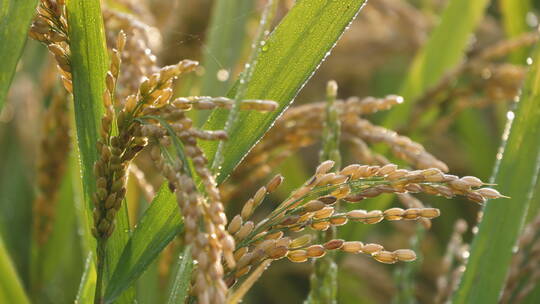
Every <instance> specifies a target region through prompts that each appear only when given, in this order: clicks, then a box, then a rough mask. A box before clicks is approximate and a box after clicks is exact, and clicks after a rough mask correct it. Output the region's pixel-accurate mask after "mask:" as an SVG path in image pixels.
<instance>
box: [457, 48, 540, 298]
mask: <svg viewBox="0 0 540 304" xmlns="http://www.w3.org/2000/svg"><path fill="white" fill-rule="evenodd" d="M532 62H533V63H532V65H531V66H530V71H529V73H528V75H527V80H526V83H525V86H524V88H523V89H522V94H521V97H520V101H519V102H518V103H517V108H516V110H515V111H510V112H508V114H507V117H508V123H507V129H506V130H505V132H504V134H503V144H502V147H501V150H500V152H499V154H498V157H497V158H498V162H497V164H496V166H495V170H494V171H495V172H494V174H493V177H492V179H493V182H494V183H496V184H498V186H497V189H498V190H499V191H500V192H501V193H503V194H504V195H507V196H510V197H511V198H510V199H500V200H496V201H490V202H488V203H487V205H486V206H485V208H484V210H483V213H484V215H483V218H482V221H481V222H480V226H479V230H478V234H477V235H476V236H475V238H474V241H473V244H472V248H471V255H470V258H469V261H468V264H467V268H466V271H465V274H464V276H463V279H462V281H461V285H460V287H459V289H458V290H457V292H456V294H455V299H454V303H496V302H497V300H498V298H499V295H500V291H501V289H502V288H503V285H504V281H505V278H506V275H507V272H508V265H509V263H510V260H511V258H512V255H513V252H512V248H513V247H514V246H515V244H516V240H517V238H518V236H519V233H520V231H521V229H522V226H523V223H524V221H525V218H526V216H527V210H528V208H529V205H530V204H531V203H534V204H538V202H531V198H532V196H533V191H534V189H535V186H536V179H537V177H538V173H539V167H540V47H538V46H537V48H536V50H535V51H534V54H533V56H532ZM516 172H519V174H516Z"/></svg>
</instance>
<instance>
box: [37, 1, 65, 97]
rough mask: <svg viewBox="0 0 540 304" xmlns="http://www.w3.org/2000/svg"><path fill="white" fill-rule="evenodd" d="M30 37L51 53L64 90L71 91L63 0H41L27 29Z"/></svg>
mask: <svg viewBox="0 0 540 304" xmlns="http://www.w3.org/2000/svg"><path fill="white" fill-rule="evenodd" d="M29 35H30V37H32V38H33V39H35V40H37V41H39V42H41V43H43V44H45V45H46V46H47V48H48V49H49V52H51V54H53V56H54V58H55V60H56V63H57V64H58V70H59V72H60V78H61V79H62V83H63V84H64V87H65V88H66V90H67V91H68V92H70V93H72V92H73V86H72V83H71V50H70V47H69V37H68V24H67V17H66V3H65V0H56V1H55V0H41V1H40V2H39V5H38V8H37V15H36V17H35V18H34V21H33V22H32V26H31V27H30V31H29Z"/></svg>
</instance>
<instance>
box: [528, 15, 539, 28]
mask: <svg viewBox="0 0 540 304" xmlns="http://www.w3.org/2000/svg"><path fill="white" fill-rule="evenodd" d="M525 20H526V22H527V25H528V26H530V27H536V26H538V17H537V16H536V15H535V14H534V13H533V12H528V13H527V16H526V17H525Z"/></svg>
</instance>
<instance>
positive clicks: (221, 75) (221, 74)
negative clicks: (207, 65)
mask: <svg viewBox="0 0 540 304" xmlns="http://www.w3.org/2000/svg"><path fill="white" fill-rule="evenodd" d="M229 76H230V75H229V71H227V70H226V69H221V70H219V71H217V74H216V77H217V79H218V80H219V81H221V82H224V81H227V80H229Z"/></svg>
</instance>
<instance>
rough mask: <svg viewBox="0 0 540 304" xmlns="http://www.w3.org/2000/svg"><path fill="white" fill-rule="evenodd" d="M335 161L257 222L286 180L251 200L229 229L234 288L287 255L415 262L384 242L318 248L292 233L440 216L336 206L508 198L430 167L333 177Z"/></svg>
mask: <svg viewBox="0 0 540 304" xmlns="http://www.w3.org/2000/svg"><path fill="white" fill-rule="evenodd" d="M333 166H334V162H333V161H325V162H323V163H321V164H320V165H319V166H318V167H317V170H316V172H315V174H314V175H313V176H312V177H311V178H310V179H309V180H308V181H307V182H306V183H304V184H303V185H302V186H301V187H300V188H298V189H296V190H295V191H293V192H292V193H291V194H290V196H289V197H288V198H287V199H286V200H285V201H283V202H281V204H279V206H278V207H277V208H276V209H274V210H273V211H272V212H271V213H270V214H268V215H267V216H266V217H265V218H264V219H263V220H261V221H259V222H258V223H256V222H254V221H253V220H251V219H250V218H251V216H252V215H253V212H254V211H255V209H256V208H257V207H258V206H259V205H260V204H261V203H262V201H263V199H264V197H265V196H266V195H267V194H268V193H271V192H272V191H274V190H275V189H276V187H277V186H278V185H279V184H281V182H282V180H283V178H282V177H281V176H279V175H278V176H276V177H274V178H273V179H272V180H271V181H270V182H269V183H268V184H267V185H266V186H265V187H262V188H260V189H259V190H258V191H257V192H256V193H255V195H254V196H253V197H252V198H251V199H249V200H248V201H247V202H246V203H245V205H244V207H243V209H242V211H241V213H240V214H238V215H236V216H235V217H234V218H233V219H232V220H231V222H230V224H229V226H228V227H227V229H228V231H229V232H230V233H231V235H233V236H234V238H235V241H236V244H237V245H236V250H235V253H234V257H235V260H236V267H234V268H230V269H229V270H228V272H227V274H226V277H227V284H228V285H233V284H234V283H235V282H236V280H237V279H239V278H241V277H242V276H244V275H246V274H247V273H249V272H250V270H251V269H252V268H253V267H255V266H257V265H259V264H261V263H262V262H263V261H265V260H277V259H281V258H284V257H287V258H288V259H289V260H290V261H292V262H297V263H299V262H305V261H307V260H309V259H310V258H319V257H322V256H324V255H325V254H326V253H327V252H329V251H333V250H340V251H344V252H348V253H354V254H358V253H364V254H367V255H369V256H371V257H373V258H374V259H375V260H377V261H379V262H381V263H387V264H393V263H396V262H398V261H412V260H414V259H415V257H416V256H415V253H414V252H413V251H411V250H408V249H398V250H394V251H388V250H385V249H384V248H383V246H381V245H379V244H372V243H370V244H364V243H362V242H360V241H345V240H341V239H332V240H329V241H327V242H325V243H321V244H313V243H312V237H311V234H309V233H308V234H305V235H302V236H300V237H296V238H292V236H291V235H290V234H292V233H296V232H299V231H303V230H305V229H309V230H312V231H326V230H327V229H329V228H330V227H339V226H342V225H345V224H347V223H348V222H359V223H363V224H376V223H379V222H381V221H382V220H387V221H399V220H419V219H422V218H425V219H432V218H435V217H438V216H439V215H440V212H439V210H438V209H436V208H409V209H402V208H390V209H387V210H370V211H367V210H362V209H358V210H351V211H348V212H339V210H336V208H335V206H336V202H337V201H344V202H349V203H355V202H358V201H361V200H363V199H367V198H372V197H375V196H378V195H380V194H382V193H408V192H410V193H418V192H423V193H427V194H433V195H442V196H445V197H448V198H450V197H453V196H455V195H460V196H464V197H466V198H468V199H469V200H472V201H474V202H478V203H482V202H484V201H485V200H486V199H491V198H499V197H503V196H502V195H500V194H499V193H498V192H497V191H496V190H494V189H492V188H486V187H483V186H484V185H485V184H484V183H483V182H482V181H480V180H479V179H478V178H475V177H471V176H466V177H462V178H459V177H457V176H454V175H449V174H444V173H443V172H442V171H441V170H439V169H435V168H431V169H424V170H414V171H409V170H405V169H398V168H397V166H396V165H393V164H389V165H385V166H382V167H380V166H368V165H357V164H353V165H349V166H347V167H345V168H343V169H342V170H340V171H338V172H336V173H334V172H329V171H330V170H331V168H332V167H333Z"/></svg>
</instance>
